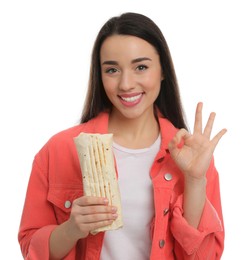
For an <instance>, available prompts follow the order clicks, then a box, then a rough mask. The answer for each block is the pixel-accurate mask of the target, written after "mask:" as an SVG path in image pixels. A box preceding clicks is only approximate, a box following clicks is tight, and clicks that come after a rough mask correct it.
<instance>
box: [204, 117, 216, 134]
mask: <svg viewBox="0 0 243 260" xmlns="http://www.w3.org/2000/svg"><path fill="white" fill-rule="evenodd" d="M215 116H216V114H215V113H214V112H212V113H211V114H210V116H209V118H208V121H207V124H206V126H205V129H204V132H203V134H204V135H205V136H206V137H208V138H210V135H211V132H212V129H213V123H214V119H215Z"/></svg>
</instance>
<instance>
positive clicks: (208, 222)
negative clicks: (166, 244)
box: [171, 162, 224, 260]
mask: <svg viewBox="0 0 243 260" xmlns="http://www.w3.org/2000/svg"><path fill="white" fill-rule="evenodd" d="M182 203H183V194H182V195H180V196H179V197H178V199H177V201H176V203H175V204H174V207H173V211H172V220H171V232H172V234H173V236H174V238H175V247H174V252H175V255H176V259H178V260H183V259H185V260H192V259H193V260H194V259H199V260H204V259H209V260H219V259H220V257H221V255H222V252H223V248H224V225H223V217H222V209H221V200H220V190H219V179H218V172H217V170H216V169H215V167H214V164H213V162H212V163H211V165H210V167H209V170H208V172H207V199H206V203H205V206H204V210H203V213H202V216H201V220H200V223H199V226H198V228H197V229H195V228H193V227H192V226H190V225H189V224H188V223H187V221H186V219H185V218H184V217H183V206H182Z"/></svg>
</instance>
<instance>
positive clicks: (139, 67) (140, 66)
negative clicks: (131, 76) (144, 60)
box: [136, 65, 148, 71]
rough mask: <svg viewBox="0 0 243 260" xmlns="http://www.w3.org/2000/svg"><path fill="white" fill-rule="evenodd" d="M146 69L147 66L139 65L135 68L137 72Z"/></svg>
mask: <svg viewBox="0 0 243 260" xmlns="http://www.w3.org/2000/svg"><path fill="white" fill-rule="evenodd" d="M147 68H148V66H146V65H139V66H137V68H136V69H137V70H139V71H143V70H146V69H147Z"/></svg>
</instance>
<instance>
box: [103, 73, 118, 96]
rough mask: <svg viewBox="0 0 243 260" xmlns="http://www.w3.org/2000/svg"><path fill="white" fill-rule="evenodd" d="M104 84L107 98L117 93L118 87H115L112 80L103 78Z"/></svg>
mask: <svg viewBox="0 0 243 260" xmlns="http://www.w3.org/2000/svg"><path fill="white" fill-rule="evenodd" d="M102 82H103V86H104V90H105V92H106V95H107V96H111V95H113V94H114V93H115V91H116V87H115V85H116V84H115V82H114V80H112V79H110V78H109V79H108V78H106V77H102Z"/></svg>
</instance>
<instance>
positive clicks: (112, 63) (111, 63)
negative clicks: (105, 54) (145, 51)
mask: <svg viewBox="0 0 243 260" xmlns="http://www.w3.org/2000/svg"><path fill="white" fill-rule="evenodd" d="M146 60H148V61H152V59H150V58H147V57H141V58H136V59H134V60H132V62H131V63H132V64H134V63H138V62H141V61H146ZM102 65H118V62H117V61H114V60H107V61H104V62H103V63H102Z"/></svg>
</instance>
